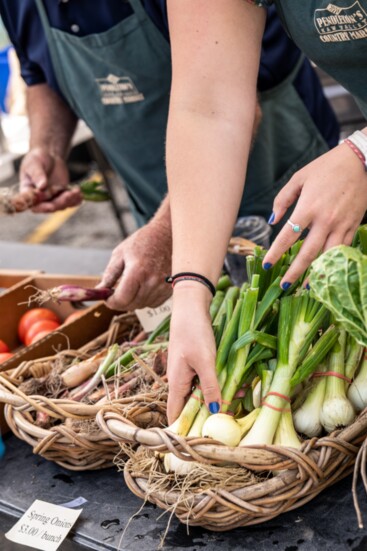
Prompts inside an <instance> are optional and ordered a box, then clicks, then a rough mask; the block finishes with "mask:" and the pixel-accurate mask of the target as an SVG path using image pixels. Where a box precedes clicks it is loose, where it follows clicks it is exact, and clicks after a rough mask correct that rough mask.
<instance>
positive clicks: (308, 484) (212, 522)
mask: <svg viewBox="0 0 367 551" xmlns="http://www.w3.org/2000/svg"><path fill="white" fill-rule="evenodd" d="M97 423H98V425H99V426H100V428H101V429H102V430H103V432H105V434H106V435H108V436H109V437H110V438H111V439H112V440H114V441H123V440H124V441H129V442H131V443H135V444H141V445H142V446H144V448H145V449H146V450H150V452H149V453H150V454H151V455H152V457H154V454H155V456H156V455H157V453H156V452H161V453H165V452H172V453H174V454H175V455H176V456H177V457H180V458H181V459H186V460H187V459H189V460H195V461H198V462H200V463H201V464H203V465H205V464H209V465H212V466H213V465H217V464H220V463H222V464H223V462H225V463H228V464H230V465H234V466H237V467H238V468H239V469H240V468H242V469H247V470H248V471H250V473H253V474H255V475H258V476H259V479H257V480H256V481H255V482H253V483H251V484H250V485H247V486H246V487H244V486H243V483H242V484H241V483H236V477H232V478H231V481H230V484H226V485H221V486H220V487H209V488H207V489H204V490H203V489H198V490H195V491H192V492H191V494H188V492H187V491H186V492H185V495H184V496H183V494H182V492H181V491H178V485H177V477H174V476H173V477H172V484H171V487H169V488H168V489H167V488H165V490H164V491H162V490H159V489H157V490H154V487H155V484H154V482H155V478H154V477H155V474H154V472H152V471H154V469H152V467H150V468H149V469H148V468H147V469H145V470H144V469H141V468H140V467H139V466H137V464H136V462H135V461H134V455H132V457H131V459H130V460H129V461H128V462H127V464H126V466H125V470H124V475H125V480H126V483H127V485H128V487H129V488H130V490H131V491H132V492H133V493H134V494H135V495H137V496H138V497H140V498H142V499H144V500H147V499H148V500H149V501H151V502H152V503H155V504H156V505H158V506H159V507H161V508H162V509H166V510H169V511H173V512H174V513H175V515H176V516H177V517H178V518H179V520H180V521H181V522H183V523H185V524H188V525H191V526H202V527H204V528H207V529H209V530H213V531H226V530H231V529H234V528H238V527H243V526H248V525H253V524H259V523H262V522H265V521H267V520H270V519H272V518H274V517H276V516H278V515H279V514H281V513H284V512H286V511H290V510H292V509H295V508H297V507H300V506H302V505H303V504H305V503H307V502H308V501H310V500H311V499H313V498H314V497H315V496H316V495H317V494H319V493H320V492H321V491H322V490H324V489H325V488H327V487H328V486H330V485H332V484H334V483H335V482H337V481H338V480H340V479H342V478H343V477H345V476H346V475H348V474H349V473H351V472H352V471H353V468H354V465H355V463H356V458H357V455H358V452H359V457H358V462H359V463H362V464H365V456H366V447H365V446H363V442H364V440H365V438H366V430H367V410H365V412H364V413H363V414H361V415H360V416H359V417H358V418H357V419H356V421H355V422H354V423H353V424H352V425H351V426H349V427H347V428H346V429H343V430H341V431H335V432H334V433H332V434H330V435H329V436H326V437H323V438H313V439H310V440H307V441H305V442H304V443H303V445H302V448H301V449H300V450H296V449H292V448H285V447H277V446H247V447H242V448H229V447H226V446H224V445H223V444H220V443H217V442H214V441H213V440H210V439H207V438H183V437H179V436H177V435H175V434H173V433H171V432H168V431H165V430H163V429H161V428H151V429H147V430H142V429H139V428H138V427H137V426H132V425H131V423H127V422H126V421H125V420H124V419H123V418H122V417H121V416H120V415H118V414H117V413H116V412H115V411H111V410H107V409H105V410H103V411H100V412H99V413H98V415H97ZM270 473H272V474H273V476H269V475H270ZM274 473H276V474H274ZM156 475H157V476H156V478H158V477H159V473H158V470H157V473H156ZM355 480H356V477H355ZM354 490H355V481H354ZM354 494H355V491H354ZM356 506H357V509H358V504H356ZM357 512H358V513H359V511H358V510H357ZM359 521H360V524H361V518H360V514H359Z"/></svg>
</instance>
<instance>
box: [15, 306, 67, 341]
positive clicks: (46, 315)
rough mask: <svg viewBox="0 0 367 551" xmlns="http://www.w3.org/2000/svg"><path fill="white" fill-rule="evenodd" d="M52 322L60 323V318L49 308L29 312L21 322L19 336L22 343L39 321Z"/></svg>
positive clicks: (33, 309)
mask: <svg viewBox="0 0 367 551" xmlns="http://www.w3.org/2000/svg"><path fill="white" fill-rule="evenodd" d="M41 320H52V321H55V322H58V323H60V319H59V317H58V316H57V315H56V314H55V312H53V311H52V310H50V309H49V308H32V310H28V311H27V312H26V313H25V314H23V316H22V317H21V318H20V320H19V324H18V336H19V339H20V340H21V341H22V342H25V336H26V333H27V331H28V329H29V328H30V327H31V326H32V325H33V324H34V323H35V322H37V321H41Z"/></svg>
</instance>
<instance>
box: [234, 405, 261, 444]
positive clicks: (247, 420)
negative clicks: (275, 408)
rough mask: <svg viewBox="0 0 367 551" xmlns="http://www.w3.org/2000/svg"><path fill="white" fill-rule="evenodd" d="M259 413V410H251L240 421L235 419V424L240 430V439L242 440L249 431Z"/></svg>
mask: <svg viewBox="0 0 367 551" xmlns="http://www.w3.org/2000/svg"><path fill="white" fill-rule="evenodd" d="M260 411H261V408H257V409H253V410H252V411H251V413H248V414H247V415H245V416H244V417H241V418H240V419H236V422H237V423H238V424H239V426H240V428H241V437H242V439H243V438H244V437H245V436H246V434H247V433H248V431H249V430H250V429H251V427H252V425H253V424H254V423H255V421H256V419H257V418H258V416H259V413H260ZM239 446H242V440H241V442H240V443H239Z"/></svg>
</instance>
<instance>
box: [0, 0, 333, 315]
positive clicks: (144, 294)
mask: <svg viewBox="0 0 367 551" xmlns="http://www.w3.org/2000/svg"><path fill="white" fill-rule="evenodd" d="M77 4H78V5H76V2H75V0H64V1H63V2H59V3H58V4H57V3H55V2H54V1H52V2H51V1H50V0H26V2H24V0H23V1H22V2H21V1H20V0H18V1H16V2H14V1H12V2H10V1H9V0H0V10H1V13H2V15H3V16H4V20H5V23H6V24H7V27H8V31H9V34H10V36H11V38H12V40H13V42H14V43H15V45H16V47H17V51H18V54H19V57H20V59H21V62H22V61H23V74H24V76H25V78H26V80H27V79H28V80H27V82H28V83H29V84H30V85H37V84H41V83H43V81H42V79H39V78H38V77H37V78H38V80H37V79H35V76H34V75H35V73H36V71H35V69H34V65H35V64H36V63H37V66H40V65H41V66H42V69H43V72H44V73H45V74H46V75H48V74H49V73H50V68H49V67H48V66H47V63H48V64H49V65H51V66H52V72H53V75H51V76H50V77H49V79H48V78H46V81H47V83H49V84H50V87H51V88H52V89H53V90H54V91H56V92H58V96H60V97H58V100H59V99H62V100H63V103H66V105H67V109H66V108H65V105H61V103H60V101H59V103H58V104H57V109H58V113H59V114H58V119H57V122H58V124H55V125H54V126H53V128H54V129H55V132H56V133H57V132H60V127H61V126H62V124H65V121H68V118H70V123H69V127H70V128H72V127H73V116H72V115H70V112H72V114H74V116H75V115H76V116H77V117H78V118H80V119H83V120H84V121H86V123H87V124H88V126H89V127H90V128H91V129H92V131H93V133H94V136H95V138H96V140H97V141H98V143H99V145H100V146H101V148H102V149H103V151H104V152H105V154H106V156H107V157H108V159H109V161H110V163H111V165H112V167H113V168H114V169H115V171H116V172H117V173H118V174H119V175H120V176H121V177H122V179H123V181H124V183H125V185H126V188H127V191H128V195H129V200H130V204H131V209H132V211H133V213H134V216H135V219H136V221H137V224H138V226H139V227H141V230H139V231H138V232H136V233H135V234H134V235H133V236H132V237H130V238H129V239H127V240H125V241H124V242H123V243H122V244H121V245H119V246H118V247H117V248H116V249H115V251H114V252H113V254H112V257H111V261H110V263H109V266H108V267H107V269H106V271H105V274H104V276H103V278H102V283H101V284H102V285H107V286H110V285H113V284H114V283H116V281H117V280H118V278H119V277H120V276H121V273H123V278H121V280H120V283H119V284H118V286H117V289H116V292H115V294H114V296H113V298H112V299H111V300H110V304H111V306H114V307H118V308H124V307H125V308H126V307H129V308H132V307H136V306H138V305H140V306H142V305H145V304H147V305H151V306H155V305H158V304H159V303H161V302H162V300H163V298H165V297H166V296H167V295H168V294H169V292H170V291H169V289H168V287H166V286H164V283H162V282H163V275H164V274H167V272H168V271H169V268H170V253H171V232H170V220H169V203H168V200H165V201H164V202H163V204H162V205H161V203H162V200H163V198H164V197H165V195H166V193H167V182H166V175H165V165H164V155H165V153H164V144H165V134H166V124H167V117H168V108H169V96H170V87H171V49H170V43H169V28H168V22H167V21H166V19H167V15H166V2H165V0H143V1H141V0H130V2H123V1H122V0H121V3H120V2H116V1H115V2H114V3H113V4H114V7H113V10H120V11H119V12H118V13H117V11H116V14H115V16H114V18H115V19H114V22H115V24H113V25H112V24H110V25H108V24H107V23H106V25H105V27H103V28H102V27H101V23H100V21H98V19H101V18H102V17H105V18H106V14H105V13H103V10H109V9H110V10H111V11H112V7H111V8H110V7H107V8H104V7H103V6H102V3H99V2H97V3H96V5H95V8H94V12H95V13H94V12H93V13H90V10H89V8H87V7H85V5H84V4H85V1H84V2H83V0H79V2H78V3H77ZM107 4H109V5H111V6H112V3H111V1H110V2H107ZM27 10H28V11H27ZM83 10H84V11H83ZM158 13H159V14H160V16H159V17H158V15H157V14H158ZM83 14H84V18H81V15H83ZM77 15H79V19H77ZM58 18H59V19H58ZM73 18H74V19H73ZM112 19H113V18H112ZM85 20H88V23H87V22H86V21H85ZM37 22H38V27H37ZM15 23H16V24H15ZM40 24H41V25H42V26H41V27H40ZM68 25H69V27H68ZM83 25H84V27H83ZM31 33H34V37H33V41H34V40H35V38H37V41H38V49H39V50H40V49H41V47H40V45H39V44H40V43H41V37H42V33H43V34H44V36H45V37H46V40H47V48H48V52H39V51H35V50H34V49H32V48H31V47H30V46H29V42H31V41H32V36H30V35H31ZM25 37H28V38H25ZM265 37H268V38H267V39H266V38H265V41H264V52H263V58H262V61H263V64H262V69H261V70H260V76H259V84H258V89H259V91H260V93H259V103H260V107H261V111H262V118H261V122H260V124H259V126H258V129H257V133H256V141H255V144H254V147H253V151H252V155H251V160H250V165H249V170H248V176H247V181H246V188H245V194H244V197H243V200H242V202H241V205H240V208H239V211H238V217H239V218H240V219H243V218H246V217H248V216H251V215H257V216H260V217H266V218H267V217H268V216H269V214H270V212H271V206H272V201H273V198H274V196H275V195H276V193H277V191H278V190H279V189H280V188H281V186H282V185H283V184H284V183H285V181H286V180H287V178H288V177H289V175H290V174H292V173H293V172H294V171H295V170H297V168H299V167H301V166H303V165H304V164H306V163H307V162H308V161H309V160H311V159H313V158H314V157H315V156H317V155H318V154H320V153H322V152H324V151H326V150H327V149H328V147H329V146H330V145H334V144H335V143H336V140H337V125H336V124H335V118H334V116H333V114H332V112H331V110H330V107H329V106H328V104H327V102H326V100H325V98H324V97H323V96H322V94H321V89H320V85H319V83H318V82H317V81H316V77H315V75H314V73H313V71H312V69H311V67H310V65H309V64H308V62H306V61H305V60H304V59H303V57H302V56H301V55H300V53H299V51H298V50H297V49H296V48H294V46H293V45H292V44H291V43H290V41H289V40H288V39H287V37H286V36H285V34H284V33H283V31H281V28H280V26H279V23H278V21H277V18H276V15H275V13H274V11H272V12H270V13H269V17H268V25H267V34H266V35H265ZM273 46H274V47H275V48H283V49H284V51H285V52H286V54H287V57H288V62H287V63H286V64H284V66H280V65H279V64H277V62H276V59H277V57H276V56H274V59H272V57H271V56H272V55H273V54H272V53H273ZM46 54H48V55H49V59H48V61H47V59H46V61H45V58H46ZM269 55H270V58H271V60H272V61H271V63H269V62H268V61H267V58H268V57H269ZM279 57H280V55H279V54H278V58H279ZM25 59H26V60H27V61H28V64H27V61H25ZM30 62H32V63H33V65H32V63H30ZM29 65H31V66H29ZM27 71H28V73H29V74H31V76H30V75H29V74H28V73H27ZM218 74H220V71H219V73H218ZM32 79H33V80H32ZM53 79H54V80H53ZM54 81H55V82H54ZM262 81H268V84H267V85H262ZM307 82H310V84H308V88H307ZM32 88H33V87H32V86H30V92H31V93H32V92H33V90H32ZM34 88H35V86H34ZM47 100H49V101H50V102H52V101H54V97H53V96H52V99H50V94H49V95H48V96H47ZM31 107H32V105H31ZM37 107H38V108H39V107H40V106H39V103H38V104H37V103H36V104H35V109H30V118H31V121H32V120H33V121H34V125H35V126H36V127H37V125H38V126H40V122H39V120H38V119H41V120H42V117H40V116H39V109H37ZM60 113H61V115H60ZM42 123H43V120H42ZM295 127H296V128H297V139H294V140H293V141H292V143H291V144H289V143H288V142H287V141H286V140H285V139H284V137H285V136H287V134H288V133H289V132H290V131H291V129H293V128H295ZM65 134H66V135H68V134H70V132H65ZM62 138H64V136H62ZM51 139H53V138H51ZM65 141H67V140H65ZM32 142H33V145H37V140H31V143H32ZM63 149H65V147H64V148H63ZM63 153H64V151H63ZM34 157H35V154H34V152H31V153H30V156H28V158H26V160H25V161H24V163H23V166H22V171H23V174H24V175H25V176H29V173H30V172H31V169H30V168H29V167H30V166H32V165H31V163H34ZM36 157H37V152H36ZM38 157H39V154H38ZM58 171H59V173H60V172H61V171H62V168H61V167H58ZM29 180H30V181H31V183H32V178H29ZM28 183H29V182H28ZM44 185H46V182H44ZM64 199H65V200H64ZM66 199H67V200H66ZM78 200H79V198H78V197H77V195H76V192H70V191H68V192H65V194H61V195H60V196H58V197H57V198H56V199H55V200H54V201H53V202H52V203H43V204H42V205H41V206H40V207H39V209H38V210H39V211H43V212H45V211H49V210H52V209H53V208H56V207H57V208H60V207H61V206H66V204H69V205H70V204H74V203H75V202H77V201H78ZM67 202H68V203H67ZM160 205H161V206H160ZM157 211H158V212H157ZM156 213H157V214H156ZM147 223H148V224H147ZM142 259H143V260H144V262H142ZM147 282H148V283H147Z"/></svg>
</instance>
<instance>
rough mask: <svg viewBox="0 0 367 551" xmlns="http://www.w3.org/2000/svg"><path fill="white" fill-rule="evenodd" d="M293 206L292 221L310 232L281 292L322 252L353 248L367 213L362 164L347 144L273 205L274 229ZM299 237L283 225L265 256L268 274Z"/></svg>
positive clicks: (297, 178)
mask: <svg viewBox="0 0 367 551" xmlns="http://www.w3.org/2000/svg"><path fill="white" fill-rule="evenodd" d="M296 201H297V204H296V207H295V209H294V211H293V213H292V216H291V221H292V223H293V224H296V225H298V226H300V228H301V229H306V228H309V233H308V235H307V237H306V238H305V240H304V243H303V245H302V248H301V250H300V252H299V253H298V255H297V257H296V259H295V260H294V262H293V263H292V265H291V266H290V268H289V270H288V271H287V273H286V274H285V275H284V277H283V279H282V281H281V286H282V287H283V288H284V289H288V288H289V287H290V285H291V284H292V283H293V282H294V281H296V280H297V279H298V277H300V276H301V275H302V274H303V273H304V272H305V271H306V269H307V268H308V267H309V265H310V264H311V262H312V261H313V260H314V259H315V258H316V257H317V256H318V254H319V253H320V252H322V251H325V250H327V249H330V248H331V247H334V246H336V245H340V244H342V243H343V244H345V245H350V244H351V242H352V239H353V236H354V233H355V231H356V229H357V228H358V225H359V224H360V222H361V220H362V218H363V216H364V214H365V212H366V209H367V174H366V172H365V169H364V167H363V164H362V163H361V161H360V159H358V157H357V156H356V154H355V153H354V152H353V151H352V150H351V149H350V148H349V147H348V146H347V145H346V144H340V145H338V146H337V147H335V148H334V149H332V150H331V151H329V152H327V153H325V154H324V155H322V156H321V157H319V158H318V159H316V160H315V161H312V162H311V163H309V164H308V165H307V166H305V167H304V168H302V169H301V170H299V171H298V172H297V173H296V174H295V175H294V176H293V177H292V178H291V180H290V181H289V182H288V184H287V185H286V186H284V188H283V189H282V190H281V191H280V193H279V194H278V195H277V197H276V199H275V201H274V210H273V212H274V220H273V223H277V222H279V221H280V220H281V219H282V217H283V216H284V214H285V213H286V211H287V209H288V208H289V207H290V206H291V205H293V203H295V202H296ZM295 229H297V228H295ZM299 235H300V234H299V232H295V231H293V228H292V226H291V225H290V224H289V223H286V224H285V225H284V227H283V228H282V230H281V231H280V233H279V235H278V236H277V238H276V239H275V240H274V243H273V244H272V246H271V247H270V249H269V252H268V253H267V255H266V256H265V258H264V263H263V265H264V267H265V268H271V266H272V265H274V264H275V262H277V260H278V259H279V258H280V257H281V255H282V254H283V253H284V252H285V251H287V250H288V249H289V247H290V246H292V245H293V243H295V241H297V239H298V238H299Z"/></svg>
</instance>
